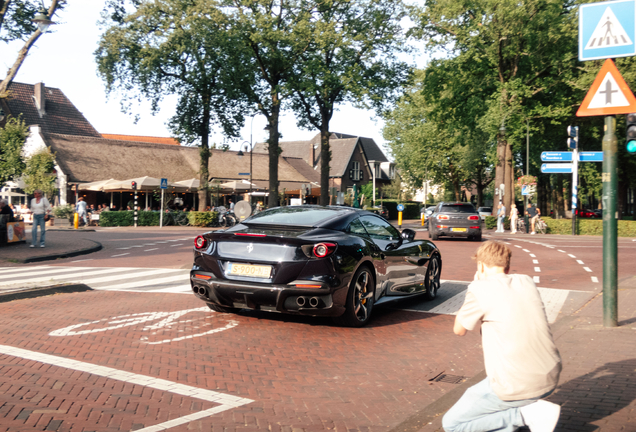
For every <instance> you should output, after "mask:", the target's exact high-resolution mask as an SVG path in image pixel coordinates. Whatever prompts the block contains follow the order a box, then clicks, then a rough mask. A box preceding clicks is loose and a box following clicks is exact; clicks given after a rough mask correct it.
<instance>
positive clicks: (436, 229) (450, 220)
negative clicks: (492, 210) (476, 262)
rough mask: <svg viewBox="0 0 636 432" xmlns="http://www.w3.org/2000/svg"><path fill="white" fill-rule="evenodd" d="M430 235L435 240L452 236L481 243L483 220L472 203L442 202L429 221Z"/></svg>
mask: <svg viewBox="0 0 636 432" xmlns="http://www.w3.org/2000/svg"><path fill="white" fill-rule="evenodd" d="M428 235H429V237H430V238H431V239H433V240H437V239H438V238H439V237H441V236H450V237H468V238H469V239H471V240H477V241H480V240H481V218H480V217H479V213H477V210H475V206H473V205H472V204H471V203H465V202H464V203H462V202H441V203H439V204H438V205H437V206H436V207H435V210H434V211H433V214H432V215H431V216H430V217H429V219H428Z"/></svg>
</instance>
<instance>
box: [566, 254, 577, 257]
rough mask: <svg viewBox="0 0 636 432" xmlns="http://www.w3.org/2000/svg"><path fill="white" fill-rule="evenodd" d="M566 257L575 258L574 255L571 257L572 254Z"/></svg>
mask: <svg viewBox="0 0 636 432" xmlns="http://www.w3.org/2000/svg"><path fill="white" fill-rule="evenodd" d="M568 256H569V257H570V258H576V257H575V256H574V255H572V254H568Z"/></svg>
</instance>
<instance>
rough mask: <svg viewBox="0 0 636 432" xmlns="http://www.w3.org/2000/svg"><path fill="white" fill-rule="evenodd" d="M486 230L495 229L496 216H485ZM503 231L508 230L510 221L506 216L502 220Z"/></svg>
mask: <svg viewBox="0 0 636 432" xmlns="http://www.w3.org/2000/svg"><path fill="white" fill-rule="evenodd" d="M485 222H486V229H496V228H497V216H486V219H485ZM504 229H506V230H509V229H510V219H509V218H508V216H506V217H505V218H504Z"/></svg>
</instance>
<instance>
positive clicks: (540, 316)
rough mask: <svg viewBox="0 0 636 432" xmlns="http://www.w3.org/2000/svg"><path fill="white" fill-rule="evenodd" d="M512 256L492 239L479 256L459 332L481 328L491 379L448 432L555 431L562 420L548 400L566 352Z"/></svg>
mask: <svg viewBox="0 0 636 432" xmlns="http://www.w3.org/2000/svg"><path fill="white" fill-rule="evenodd" d="M511 256H512V252H511V251H510V249H509V248H508V246H506V245H505V244H504V243H503V242H498V241H487V242H486V243H484V244H483V245H482V246H481V247H479V249H477V254H476V255H475V257H474V258H475V259H476V261H477V273H475V278H474V280H473V282H471V284H470V285H469V286H468V290H467V291H466V298H465V300H464V304H463V306H462V307H461V309H460V310H459V312H458V313H457V316H456V317H455V325H454V327H453V331H454V333H455V334H456V335H459V336H464V335H465V334H466V332H468V331H473V330H475V331H477V330H480V331H481V337H482V347H483V351H484V363H485V366H486V375H487V377H486V379H485V380H483V381H481V382H480V383H478V384H476V385H474V386H473V387H471V388H469V389H468V390H466V392H465V393H464V395H463V396H462V397H461V398H460V399H459V400H458V401H457V403H456V404H455V405H454V406H453V407H452V408H451V409H450V410H449V411H448V412H447V413H446V414H445V415H444V418H443V420H442V424H443V427H444V430H445V431H446V432H451V431H473V432H478V431H484V432H486V431H495V430H496V431H505V432H512V431H515V430H517V428H520V427H522V426H528V427H530V430H531V431H532V432H539V431H541V432H551V431H553V430H554V427H555V426H556V423H557V421H558V419H559V414H560V412H561V407H560V406H559V405H556V404H554V403H552V402H548V401H545V400H543V398H545V397H547V396H548V395H550V394H551V393H552V392H553V391H554V389H555V388H556V386H557V384H558V381H559V375H560V373H561V356H560V355H559V351H558V350H557V348H556V346H555V344H554V341H553V339H552V333H551V331H550V325H549V324H548V320H547V318H546V314H545V310H544V307H543V302H542V301H541V296H540V295H539V291H538V290H537V287H536V285H535V284H534V282H533V280H532V279H531V278H530V277H529V276H527V275H520V274H513V275H510V274H508V272H509V270H510V258H511Z"/></svg>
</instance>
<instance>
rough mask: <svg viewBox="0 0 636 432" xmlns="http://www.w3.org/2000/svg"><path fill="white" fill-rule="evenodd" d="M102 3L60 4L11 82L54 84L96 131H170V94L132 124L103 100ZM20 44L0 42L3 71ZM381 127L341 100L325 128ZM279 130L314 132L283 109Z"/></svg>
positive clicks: (256, 136)
mask: <svg viewBox="0 0 636 432" xmlns="http://www.w3.org/2000/svg"><path fill="white" fill-rule="evenodd" d="M45 3H46V2H45ZM103 4H104V1H101V0H100V1H98V0H83V1H71V2H68V6H67V7H66V9H65V10H64V11H62V12H59V13H58V14H59V15H58V14H56V16H55V17H54V18H53V20H54V21H55V22H56V23H57V24H56V25H54V26H52V32H50V33H47V34H45V35H43V36H41V37H40V39H39V40H38V42H37V44H36V45H35V46H34V47H33V48H32V49H31V50H30V52H29V56H28V57H27V59H26V60H25V62H24V63H23V65H22V67H21V69H20V71H19V72H18V75H17V76H16V78H15V81H16V82H22V83H27V84H35V83H37V82H44V84H45V85H46V86H49V87H55V88H59V89H60V90H62V92H64V94H65V95H66V96H67V97H68V98H69V99H70V100H71V102H73V104H75V106H76V107H77V108H78V109H79V110H80V111H81V112H82V113H83V114H84V116H85V117H86V118H87V119H88V121H89V122H91V123H92V124H93V126H94V127H95V128H96V129H97V131H98V132H100V133H117V134H126V135H147V136H161V137H166V136H170V132H169V130H168V128H167V127H166V125H165V124H166V123H167V121H168V119H169V118H170V117H171V116H172V115H173V113H174V106H175V103H176V98H175V97H167V98H166V99H165V101H164V102H163V103H162V105H161V110H160V112H159V113H158V114H157V115H155V116H153V115H152V114H151V113H150V105H149V104H142V105H141V106H139V107H137V112H138V113H139V114H140V119H139V121H138V122H137V124H135V123H134V119H133V116H132V115H127V114H123V113H122V112H121V110H120V106H119V100H117V99H116V98H115V97H113V96H111V97H110V99H107V97H106V92H105V86H104V84H103V83H102V81H101V79H100V78H99V77H98V76H97V67H96V64H95V60H94V56H93V52H94V51H95V49H96V48H97V42H98V40H99V37H100V34H101V33H100V29H99V27H98V25H97V22H98V20H99V19H100V12H101V10H102V7H103ZM21 46H22V43H13V44H9V45H6V44H0V68H3V69H2V73H3V74H4V73H5V72H4V71H6V70H8V69H9V67H10V66H11V65H12V64H13V62H14V60H15V57H16V54H17V52H18V50H19V49H20V47H21ZM3 77H4V75H3ZM265 124H266V121H265V117H263V116H262V115H258V116H256V117H255V119H254V121H253V140H254V142H257V141H263V140H265V139H266V138H267V133H266V132H265V131H264V130H263V128H264V126H265ZM382 127H383V122H382V120H381V119H378V118H376V117H375V116H374V113H373V112H372V111H365V110H360V109H356V108H354V107H352V106H350V105H343V106H342V107H340V111H339V112H338V113H336V114H335V115H334V118H333V120H332V121H331V128H330V129H331V130H332V131H334V132H342V133H346V134H351V135H360V136H365V137H370V138H373V139H374V140H375V141H376V142H377V143H378V144H380V145H383V144H384V140H383V139H382ZM280 131H281V133H282V135H283V140H285V141H288V140H302V139H309V138H311V137H313V136H314V135H315V134H316V133H317V131H307V130H303V129H299V128H298V127H297V125H296V121H295V118H294V116H293V115H292V114H291V113H290V112H285V113H283V117H282V119H281V126H280ZM249 139H250V121H249V119H248V121H247V122H246V126H245V127H244V128H243V130H242V132H241V140H240V141H243V140H246V141H249ZM211 141H212V142H216V143H219V144H222V143H223V142H224V138H223V136H222V135H221V134H220V133H215V134H214V135H213V136H212V139H211ZM229 144H230V146H231V148H233V149H238V146H239V145H240V142H234V143H231V142H230V143H229Z"/></svg>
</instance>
